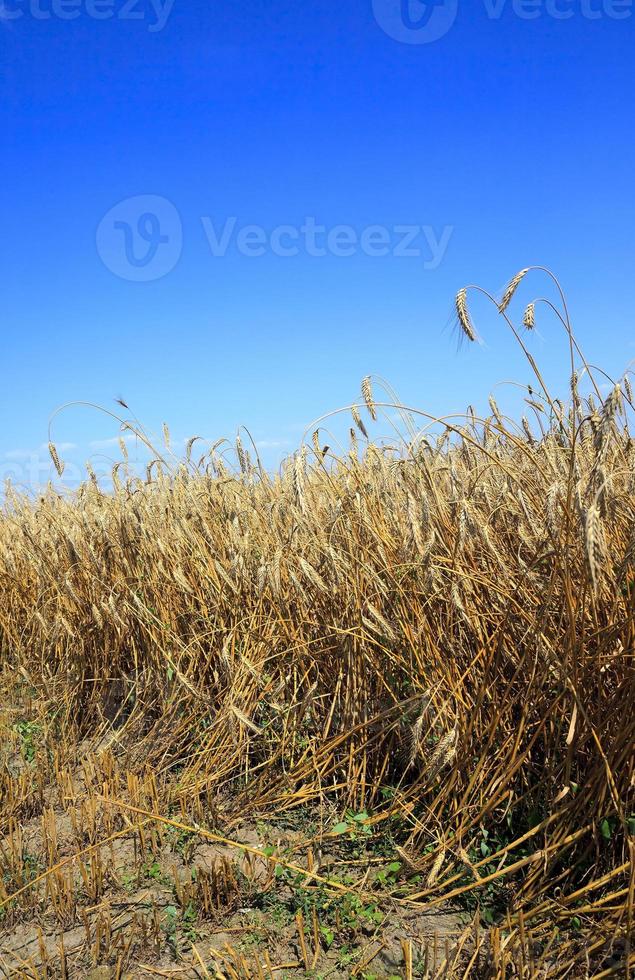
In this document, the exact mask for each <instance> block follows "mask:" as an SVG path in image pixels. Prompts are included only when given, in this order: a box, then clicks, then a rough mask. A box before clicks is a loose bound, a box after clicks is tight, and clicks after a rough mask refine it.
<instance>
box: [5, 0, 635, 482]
mask: <svg viewBox="0 0 635 980" xmlns="http://www.w3.org/2000/svg"><path fill="white" fill-rule="evenodd" d="M559 3H560V6H558V5H557V4H554V0H547V2H546V3H543V2H542V0H530V3H529V5H527V6H520V5H519V3H518V0H516V2H515V3H512V2H507V3H506V2H505V0H470V2H469V3H468V2H467V0H459V3H458V8H457V9H456V10H453V9H452V7H451V0H448V3H446V5H445V7H444V4H443V3H442V2H441V3H439V0H437V4H436V5H435V6H434V7H433V8H432V9H430V8H429V7H428V5H423V4H422V3H421V2H420V0H410V7H409V8H407V6H406V5H405V0H404V9H403V10H402V9H401V8H400V0H374V3H373V0H348V2H347V3H346V4H342V5H339V4H334V3H333V0H328V2H327V0H315V2H313V3H311V4H301V3H292V2H290V0H284V2H281V0H268V2H264V0H242V2H240V3H238V2H228V0H218V2H215V3H209V0H205V2H203V0H174V3H173V6H172V7H171V9H169V10H168V9H167V8H164V9H159V8H160V6H161V5H160V4H159V0H155V3H154V4H153V3H151V2H150V0H134V2H133V0H4V2H3V9H4V14H3V16H2V19H0V46H1V65H2V100H1V105H0V131H1V133H2V136H1V139H2V144H3V158H4V178H3V180H2V185H1V187H0V200H1V210H0V213H1V215H2V231H1V236H0V250H1V252H0V268H1V277H2V314H1V315H2V331H3V349H2V360H3V372H2V386H1V387H0V462H2V465H3V473H6V472H7V465H8V463H10V462H11V461H13V462H14V463H15V464H16V466H17V465H18V463H17V461H18V460H19V459H20V458H22V457H24V456H25V454H32V453H33V452H35V451H37V450H38V447H39V446H40V445H41V444H42V443H43V442H45V441H46V438H47V422H48V418H49V415H50V414H51V412H52V411H53V410H54V409H55V407H56V406H57V405H59V404H60V403H62V402H65V401H67V400H72V399H86V400H90V401H94V402H98V403H101V404H103V405H106V406H109V407H112V406H113V398H114V397H115V396H117V395H122V396H123V397H124V398H125V399H126V400H127V401H128V402H129V404H130V406H131V407H132V408H133V409H134V410H135V412H136V414H137V415H138V416H139V417H140V418H141V419H142V420H143V421H144V422H145V423H147V425H148V426H149V427H150V428H152V429H155V430H158V429H160V425H161V422H162V421H163V420H166V421H167V422H168V423H169V424H170V427H171V430H172V433H173V436H174V438H175V439H181V438H186V437H188V436H189V435H194V434H200V435H203V436H207V437H210V438H217V437H220V436H222V435H228V436H231V435H232V433H233V432H235V430H236V426H237V425H238V424H239V423H245V424H246V425H248V426H249V427H250V429H251V431H252V432H253V434H254V437H255V438H256V439H257V440H258V441H259V442H261V443H262V444H263V447H264V454H265V456H266V458H267V459H268V460H271V461H273V460H274V459H275V458H276V457H277V456H279V455H280V454H281V453H284V452H290V451H292V450H293V448H294V447H295V446H296V444H297V441H298V439H299V438H300V435H301V432H302V430H303V428H304V426H305V424H307V423H308V422H310V421H311V419H312V418H314V417H315V416H317V415H319V414H320V413H322V412H323V411H325V410H328V409H329V408H333V407H337V406H338V405H342V404H346V403H348V402H350V401H351V400H352V399H353V398H354V397H355V395H356V393H357V392H358V390H359V382H360V380H361V378H362V377H363V376H364V375H366V374H368V373H371V372H378V373H380V374H382V375H384V376H385V377H387V378H388V379H389V380H390V381H391V382H392V383H393V385H394V386H395V387H396V388H397V390H398V392H399V393H400V395H401V396H402V398H403V400H404V401H406V402H409V403H411V404H416V405H419V406H421V407H423V408H425V409H427V410H430V411H432V412H435V413H437V412H438V413H443V412H451V411H459V410H461V409H462V408H464V407H465V405H466V404H467V403H468V402H471V403H474V404H476V405H482V404H484V403H485V399H486V396H487V393H488V391H489V389H490V388H491V387H492V386H493V385H494V384H495V383H496V381H498V380H501V379H504V378H510V377H514V378H517V379H518V380H521V381H526V380H530V375H529V373H528V371H527V369H526V367H525V366H524V364H523V362H522V360H521V359H520V358H519V356H518V354H517V353H516V351H515V349H514V347H513V345H512V343H511V341H510V340H509V339H508V338H507V337H506V335H505V333H504V331H503V329H502V326H501V324H500V323H499V322H498V321H497V319H496V318H495V317H494V316H493V315H492V314H491V313H489V312H488V311H487V309H486V307H485V306H484V305H483V304H482V303H475V305H474V315H475V319H476V321H477V325H478V326H479V327H480V330H481V333H482V334H483V336H484V339H485V344H484V345H483V346H463V347H461V349H459V350H457V344H456V338H455V337H454V335H453V333H452V330H451V329H450V328H448V327H447V323H448V318H449V315H450V312H451V309H452V302H453V296H454V294H455V293H456V290H457V289H458V288H459V287H460V286H462V285H464V284H466V283H469V282H477V283H480V284H482V285H483V286H486V287H488V288H491V289H492V290H499V289H500V288H501V287H503V286H504V284H505V281H506V280H507V279H508V278H509V277H510V276H511V275H512V274H513V273H514V272H516V271H517V270H518V269H519V268H521V267H523V266H524V265H527V264H531V263H540V264H545V265H548V266H550V267H551V268H553V269H554V271H556V272H557V274H558V275H559V276H560V278H561V280H562V282H563V285H564V287H565V289H566V291H567V294H568V298H569V301H570V306H571V311H572V314H573V318H574V323H575V326H576V330H577V333H578V336H579V339H580V341H581V343H582V345H583V347H584V348H585V349H586V351H587V352H588V354H589V356H590V358H591V359H592V360H595V361H597V362H599V363H601V364H602V365H603V366H605V367H606V368H607V369H608V370H609V371H611V372H614V373H616V374H617V373H620V372H621V371H622V370H623V369H624V368H625V366H626V364H627V362H628V361H629V360H630V359H632V358H633V357H635V345H634V343H633V341H634V339H635V331H634V330H633V300H632V286H631V284H632V275H633V266H634V262H635V207H634V199H633V174H634V173H635V152H634V150H635V137H634V131H633V112H632V92H633V91H634V90H635V85H634V82H635V78H634V76H635V58H634V57H633V51H634V49H635V45H634V41H635V9H633V7H632V4H631V3H629V0H615V3H614V4H611V3H610V2H609V0H604V5H602V0H584V2H582V0H559ZM558 13H560V14H562V15H563V16H556V15H557V14H558ZM96 14H100V15H101V17H100V18H99V19H98V18H97V16H96ZM529 14H531V15H532V16H531V17H530V16H529ZM597 14H599V16H597ZM109 15H112V16H109ZM444 17H445V21H443V18H444ZM408 18H410V21H411V22H409V20H408ZM435 18H436V20H435ZM419 19H420V22H419V26H417V22H418V20H419ZM163 21H165V23H163ZM435 24H436V27H435ZM159 28H160V29H159ZM435 30H436V32H437V33H440V34H441V35H442V36H439V37H438V38H437V39H436V40H434V39H433V38H432V36H431V35H432V34H433V33H434V31H435ZM426 33H427V34H428V37H426V36H425V35H426ZM412 42H415V43H412ZM144 197H145V198H146V200H145V201H143V200H142V199H143V198H144ZM157 198H159V199H165V200H161V201H160V202H159V203H158V204H157V201H156V199H157ZM139 199H141V200H139ZM122 201H123V202H124V204H123V205H120V202H122ZM166 202H170V203H166ZM118 205H119V207H117V206H118ZM112 209H115V210H114V211H113V210H112ZM144 216H145V217H144ZM307 217H308V218H310V219H313V220H314V221H315V223H316V224H318V225H322V226H324V227H325V228H326V230H327V232H331V244H330V245H327V246H326V251H327V254H326V255H316V254H311V252H313V251H319V247H318V248H312V247H311V245H310V243H309V245H307V242H306V237H303V235H305V233H304V232H302V230H301V228H302V226H303V225H304V223H305V219H306V218H307ZM229 219H232V220H233V233H232V235H231V236H230V241H229V245H228V247H227V249H226V251H225V254H222V255H218V254H217V255H214V254H213V252H212V249H211V247H210V244H209V241H208V238H207V236H206V228H207V232H208V233H209V231H210V227H212V226H213V229H214V230H215V233H218V234H219V235H220V233H221V230H222V228H223V226H224V225H225V223H226V222H227V221H228V220H229ZM210 223H211V224H210ZM252 225H254V226H258V227H259V228H261V229H262V232H258V233H256V238H255V239H248V241H247V245H245V242H244V235H245V234H247V233H245V232H244V229H245V226H252ZM339 225H345V226H349V230H348V231H346V230H345V231H344V232H343V233H342V234H343V236H344V237H343V239H342V238H337V237H335V238H333V236H337V235H338V231H337V227H336V226H339ZM377 225H378V226H381V228H383V229H385V231H381V232H379V239H377V240H375V244H377V241H383V238H382V236H386V235H387V236H388V239H387V241H388V245H387V248H386V249H385V250H387V252H388V254H385V255H370V254H367V252H368V251H370V250H371V249H369V248H366V246H362V244H361V243H362V241H364V242H367V241H368V239H367V238H365V237H364V236H372V234H373V233H374V232H373V231H372V226H377ZM404 225H406V226H417V227H422V228H424V229H426V230H425V232H420V233H419V234H418V237H417V239H416V241H415V242H414V249H415V251H416V252H418V253H419V254H417V255H415V256H408V255H406V256H404V255H400V254H399V251H400V249H399V241H400V240H402V238H403V232H399V231H396V230H395V229H398V228H399V226H404ZM280 226H291V230H289V229H286V230H285V229H283V230H282V231H281V232H278V233H277V234H279V236H280V237H279V244H280V245H281V246H282V248H291V250H293V245H294V244H296V247H297V253H298V254H295V255H291V256H287V255H280V254H276V252H279V251H280V248H278V246H277V245H275V243H274V244H272V241H271V237H270V236H271V233H272V232H274V238H275V234H276V232H275V230H276V229H279V228H280ZM228 227H232V226H228ZM333 229H335V231H333ZM351 229H352V234H353V235H354V236H356V241H354V242H353V244H352V245H351V239H350V235H351ZM369 229H371V230H370V231H369ZM241 230H242V232H241ZM179 231H180V235H181V236H182V240H180V239H179ZM239 233H241V234H242V235H243V238H242V239H240V240H239V238H238V237H237V236H238V235H239ZM252 233H253V229H252ZM140 235H141V237H140ZM259 235H264V236H266V243H265V245H264V246H263V247H262V248H261V249H260V251H263V250H264V254H262V255H259V256H256V255H252V254H246V253H247V252H248V251H249V250H251V251H258V250H259V248H258V240H259V239H258V236H259ZM444 235H445V239H444ZM144 236H145V240H144ZM290 236H291V237H290ZM293 236H295V237H296V241H295V242H294V240H293ZM426 236H427V237H426ZM324 237H326V233H325V236H324ZM334 241H335V246H333V242H334ZM430 241H432V243H433V245H434V243H435V242H437V243H439V242H440V243H441V244H440V245H439V247H438V248H437V250H436V253H435V248H434V247H433V248H431V247H430ZM254 242H256V244H255V245H254ZM241 243H242V244H241ZM371 245H372V242H371ZM435 247H436V246H435ZM126 249H127V251H126ZM377 250H378V251H379V250H380V249H377ZM217 251H218V249H217ZM338 251H339V252H345V251H350V252H352V253H353V254H350V255H344V254H336V253H337V252H338ZM177 258H178V261H176V259H177ZM172 265H173V268H172V267H171V266H172ZM122 272H123V275H122ZM144 278H146V279H147V281H136V280H138V279H141V280H143V279H144ZM547 289H548V287H547V285H546V283H545V281H544V280H539V279H538V278H536V279H535V280H534V281H533V284H532V285H527V286H526V287H523V290H522V292H521V294H519V298H518V302H517V304H516V306H515V307H514V309H515V311H516V312H517V313H521V312H522V307H523V305H524V302H525V301H528V300H529V299H531V298H533V294H535V293H539V294H540V293H543V292H545V291H546V290H547ZM550 295H553V294H552V293H550ZM538 319H539V324H538V326H539V336H537V337H536V338H535V339H534V340H533V341H532V350H533V351H534V352H535V353H536V355H537V356H538V358H539V359H540V360H541V362H542V363H543V364H544V365H546V370H547V374H548V376H549V377H550V378H551V379H554V381H556V383H557V379H561V381H562V379H563V378H564V377H565V371H566V360H565V347H564V343H563V341H562V339H561V337H560V335H559V333H558V332H557V328H556V327H555V325H554V324H553V322H552V321H550V320H549V319H548V317H547V314H546V313H543V314H539V318H538ZM561 387H562V384H561ZM116 431H117V430H116V425H115V424H114V423H112V422H109V421H107V420H105V419H102V418H100V417H99V416H97V415H95V414H94V413H89V412H85V411H81V410H76V411H73V412H71V413H68V414H66V415H64V416H63V417H62V418H61V419H59V420H58V422H57V423H56V426H55V430H54V435H55V438H56V439H57V440H58V441H59V442H61V443H71V444H73V445H75V446H76V447H77V448H73V449H68V450H67V451H66V453H65V455H66V456H67V458H68V459H70V460H75V461H77V462H79V461H81V460H83V459H86V458H88V457H89V456H91V455H92V454H94V453H99V452H103V451H104V449H102V448H101V447H100V446H95V445H91V444H92V443H99V442H101V441H103V440H108V439H109V438H110V437H112V436H114V435H116ZM105 451H106V452H109V453H112V452H113V451H112V450H111V449H110V448H106V450H105Z"/></svg>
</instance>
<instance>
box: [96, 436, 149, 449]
mask: <svg viewBox="0 0 635 980" xmlns="http://www.w3.org/2000/svg"><path fill="white" fill-rule="evenodd" d="M136 438H137V437H136V436H134V435H133V434H132V433H131V432H128V433H126V435H121V436H112V437H111V438H110V439H93V440H92V442H89V443H88V445H89V446H90V448H91V449H112V447H113V446H118V445H119V440H120V439H123V441H124V442H127V443H132V442H134V441H135V440H136Z"/></svg>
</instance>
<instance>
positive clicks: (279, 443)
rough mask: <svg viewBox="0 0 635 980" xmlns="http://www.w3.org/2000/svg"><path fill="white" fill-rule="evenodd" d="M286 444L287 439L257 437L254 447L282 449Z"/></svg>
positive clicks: (287, 443)
mask: <svg viewBox="0 0 635 980" xmlns="http://www.w3.org/2000/svg"><path fill="white" fill-rule="evenodd" d="M288 445H290V443H289V440H288V439H258V441H257V442H256V449H284V448H285V447H286V446H288Z"/></svg>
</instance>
